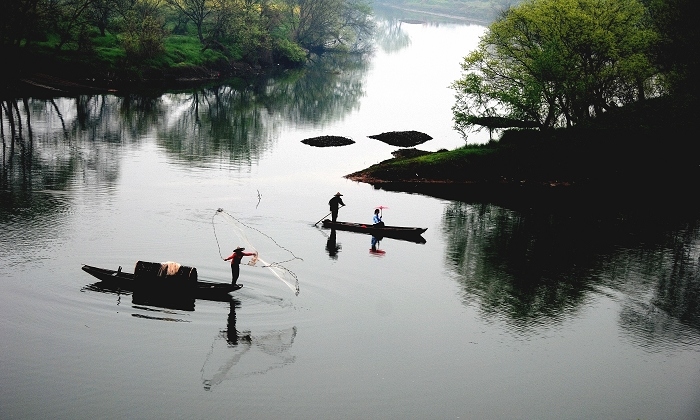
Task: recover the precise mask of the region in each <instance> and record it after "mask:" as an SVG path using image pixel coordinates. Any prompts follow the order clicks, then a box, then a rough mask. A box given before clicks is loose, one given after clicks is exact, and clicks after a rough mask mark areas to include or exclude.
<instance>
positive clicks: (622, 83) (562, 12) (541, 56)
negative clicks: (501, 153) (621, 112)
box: [452, 0, 657, 135]
mask: <svg viewBox="0 0 700 420" xmlns="http://www.w3.org/2000/svg"><path fill="white" fill-rule="evenodd" d="M655 36H656V35H655V32H654V31H653V30H652V29H651V27H650V26H649V25H648V20H647V19H646V16H645V9H644V7H643V6H642V4H641V3H639V2H638V0H529V1H527V2H525V3H522V4H521V5H519V6H515V7H512V8H510V9H509V10H507V11H505V12H503V13H502V16H501V17H500V19H498V20H497V21H496V22H494V23H493V24H492V25H491V26H490V27H489V30H488V32H487V33H486V34H485V35H484V36H483V37H482V38H481V40H480V42H479V46H478V48H477V50H476V51H473V52H472V53H470V54H469V55H468V56H467V57H465V59H464V62H463V63H462V70H463V71H464V74H463V77H462V78H461V79H459V80H457V81H455V82H454V83H453V85H452V87H453V88H454V89H455V90H456V91H457V95H456V97H457V101H456V104H455V105H454V106H453V114H454V121H455V128H456V129H457V130H458V131H460V132H461V133H462V134H463V135H464V134H465V133H466V132H467V131H470V130H474V129H477V130H478V129H480V128H477V127H476V126H486V127H489V128H499V127H525V126H536V127H539V128H540V129H549V128H553V127H559V126H573V125H576V124H579V123H582V122H585V121H587V120H589V119H591V118H592V117H594V116H596V115H600V114H601V113H603V112H605V111H607V110H609V109H610V108H611V107H615V106H620V105H623V104H626V103H630V102H633V101H636V100H641V99H643V98H644V97H645V96H646V94H647V93H649V92H652V90H651V88H652V87H653V86H654V85H653V83H652V81H653V77H654V76H655V75H656V74H657V72H656V70H655V68H654V67H653V66H652V65H651V63H650V60H649V51H650V47H651V45H652V43H653V41H654V39H655ZM494 121H495V122H496V124H497V125H495V126H494V125H489V123H491V122H494Z"/></svg>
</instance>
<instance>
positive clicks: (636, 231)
mask: <svg viewBox="0 0 700 420" xmlns="http://www.w3.org/2000/svg"><path fill="white" fill-rule="evenodd" d="M696 214H697V213H695V214H694V213H693V212H689V213H688V214H687V217H682V216H680V215H679V214H675V217H665V216H660V215H658V214H656V215H650V214H645V215H639V214H638V215H634V214H630V213H624V214H623V213H614V212H613V213H612V214H611V215H610V214H608V215H607V216H606V215H603V214H601V213H597V214H582V213H578V214H572V213H569V212H567V213H559V214H553V213H547V212H542V211H535V210H531V211H515V210H509V209H505V208H503V207H498V206H495V205H490V204H467V203H462V202H452V203H450V204H449V205H448V206H447V207H446V209H445V212H444V215H443V231H444V234H445V236H446V237H447V262H448V264H449V265H450V266H451V268H452V269H453V270H454V271H455V272H456V273H457V275H458V279H459V281H460V282H461V283H462V285H463V287H464V299H465V301H466V302H467V303H469V304H475V305H476V306H477V307H479V308H480V310H481V311H482V312H483V313H484V314H485V315H486V316H495V317H499V318H502V319H504V320H505V321H506V322H509V323H511V324H513V325H514V326H515V328H517V329H527V328H531V327H533V326H536V325H539V324H543V323H544V324H547V323H552V322H556V320H557V319H558V318H560V317H562V316H563V315H565V314H567V313H570V312H573V311H577V310H578V309H579V308H580V307H581V306H582V305H583V304H584V303H585V302H586V301H587V300H588V299H590V297H591V293H592V292H594V291H595V292H596V293H597V292H599V291H609V292H610V293H613V294H619V296H621V299H622V300H623V302H622V304H623V307H624V310H623V314H622V316H621V322H622V323H623V327H624V328H625V329H626V330H628V331H633V332H634V335H635V336H637V337H639V335H640V334H642V335H645V337H646V338H645V340H647V341H659V340H661V341H664V340H665V338H664V337H666V335H667V334H671V335H673V334H674V332H673V331H672V330H671V329H669V328H666V327H665V326H668V325H670V324H675V325H677V326H678V325H679V324H682V325H686V326H691V327H692V328H694V329H695V330H700V275H699V274H700V272H699V265H698V257H699V255H700V225H699V221H698V219H697V216H696ZM670 321H672V322H670Z"/></svg>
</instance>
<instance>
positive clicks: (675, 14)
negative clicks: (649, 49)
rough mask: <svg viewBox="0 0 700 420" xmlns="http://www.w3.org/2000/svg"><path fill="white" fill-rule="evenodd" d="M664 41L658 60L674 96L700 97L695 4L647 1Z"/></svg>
mask: <svg viewBox="0 0 700 420" xmlns="http://www.w3.org/2000/svg"><path fill="white" fill-rule="evenodd" d="M643 1H644V3H645V4H646V5H647V8H648V10H649V13H650V15H651V19H652V22H653V24H654V26H655V28H656V29H657V31H658V32H659V36H660V41H659V42H658V44H657V45H656V48H655V50H654V60H655V62H656V63H657V65H658V66H659V67H660V68H661V69H662V70H663V72H664V74H665V76H666V77H665V81H666V82H667V84H668V88H669V90H670V91H671V92H672V93H679V94H681V93H690V94H693V95H695V96H698V95H700V89H699V88H700V84H699V83H698V77H697V75H698V74H700V62H699V60H700V51H699V48H700V42H698V40H700V26H699V25H698V24H697V21H696V13H694V11H695V8H696V4H695V1H693V0H643Z"/></svg>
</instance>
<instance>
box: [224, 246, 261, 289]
mask: <svg viewBox="0 0 700 420" xmlns="http://www.w3.org/2000/svg"><path fill="white" fill-rule="evenodd" d="M244 250H245V248H243V247H240V246H239V247H238V248H236V249H234V250H233V254H231V255H229V256H228V257H226V258H224V261H228V260H231V284H232V285H234V286H235V285H236V283H237V282H238V276H239V275H240V274H241V260H242V259H243V257H252V256H254V255H255V256H257V255H258V253H257V252H243V251H244Z"/></svg>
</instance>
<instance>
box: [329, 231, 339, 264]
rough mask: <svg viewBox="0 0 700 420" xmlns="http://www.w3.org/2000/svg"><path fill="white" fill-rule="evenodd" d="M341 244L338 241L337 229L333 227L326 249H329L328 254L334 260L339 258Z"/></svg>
mask: <svg viewBox="0 0 700 420" xmlns="http://www.w3.org/2000/svg"><path fill="white" fill-rule="evenodd" d="M340 248H341V247H340V245H339V244H338V243H337V242H336V233H335V229H332V228H331V236H329V237H328V240H327V241H326V251H328V256H329V257H331V258H333V259H334V260H337V259H338V251H340Z"/></svg>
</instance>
